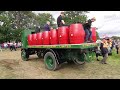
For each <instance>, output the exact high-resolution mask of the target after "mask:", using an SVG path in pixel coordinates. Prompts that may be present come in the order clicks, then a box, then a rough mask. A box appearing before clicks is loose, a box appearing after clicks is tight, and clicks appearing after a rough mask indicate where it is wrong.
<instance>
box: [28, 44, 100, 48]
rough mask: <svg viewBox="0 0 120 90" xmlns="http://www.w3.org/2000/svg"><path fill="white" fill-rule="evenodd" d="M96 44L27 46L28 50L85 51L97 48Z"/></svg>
mask: <svg viewBox="0 0 120 90" xmlns="http://www.w3.org/2000/svg"><path fill="white" fill-rule="evenodd" d="M97 46H98V44H97V43H82V44H58V45H28V46H27V47H28V48H56V49H66V48H69V49H86V48H93V47H97Z"/></svg>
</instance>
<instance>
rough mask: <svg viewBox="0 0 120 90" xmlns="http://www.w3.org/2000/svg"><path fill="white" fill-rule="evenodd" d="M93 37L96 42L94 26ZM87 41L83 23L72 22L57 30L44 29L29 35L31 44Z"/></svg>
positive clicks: (79, 42)
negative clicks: (68, 25)
mask: <svg viewBox="0 0 120 90" xmlns="http://www.w3.org/2000/svg"><path fill="white" fill-rule="evenodd" d="M92 39H93V41H94V42H96V30H95V28H94V27H93V28H92ZM84 41H85V31H84V29H83V26H82V24H71V25H70V27H67V26H63V27H59V28H58V29H57V30H54V29H53V30H50V31H44V32H40V33H35V34H29V35H28V44H29V45H55V44H81V43H84Z"/></svg>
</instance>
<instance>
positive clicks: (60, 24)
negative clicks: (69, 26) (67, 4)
mask: <svg viewBox="0 0 120 90" xmlns="http://www.w3.org/2000/svg"><path fill="white" fill-rule="evenodd" d="M63 16H64V12H61V14H60V16H58V18H57V25H58V27H61V26H64V25H65V22H64V20H63Z"/></svg>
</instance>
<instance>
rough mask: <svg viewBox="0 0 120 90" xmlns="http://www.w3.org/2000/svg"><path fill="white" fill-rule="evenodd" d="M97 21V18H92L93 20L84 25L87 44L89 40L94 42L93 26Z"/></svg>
mask: <svg viewBox="0 0 120 90" xmlns="http://www.w3.org/2000/svg"><path fill="white" fill-rule="evenodd" d="M95 20H96V19H95V18H92V19H89V20H88V21H87V22H86V23H85V24H83V27H84V30H85V34H86V36H85V42H88V41H89V40H90V41H91V42H92V38H91V36H92V31H91V25H92V22H94V21H95Z"/></svg>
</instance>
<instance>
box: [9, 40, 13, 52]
mask: <svg viewBox="0 0 120 90" xmlns="http://www.w3.org/2000/svg"><path fill="white" fill-rule="evenodd" d="M9 45H10V50H11V51H12V50H13V43H12V42H10V43H9Z"/></svg>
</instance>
